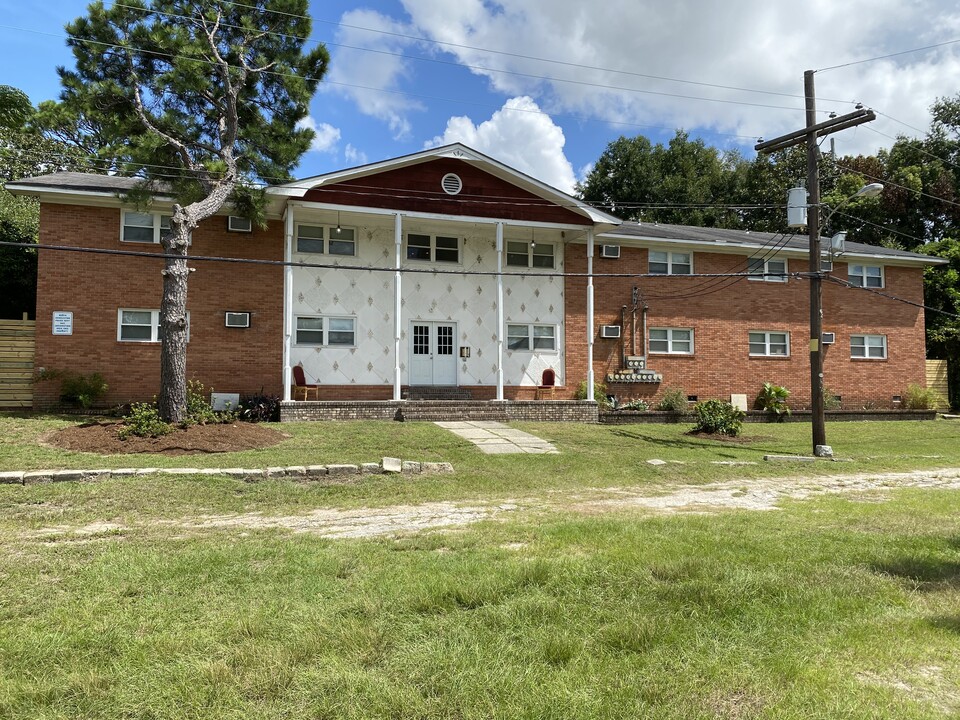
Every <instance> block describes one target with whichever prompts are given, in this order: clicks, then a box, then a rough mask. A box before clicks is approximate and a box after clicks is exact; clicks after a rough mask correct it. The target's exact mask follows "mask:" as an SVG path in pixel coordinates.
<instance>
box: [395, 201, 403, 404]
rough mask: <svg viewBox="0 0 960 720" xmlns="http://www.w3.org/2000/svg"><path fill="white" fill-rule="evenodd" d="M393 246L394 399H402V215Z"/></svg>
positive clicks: (396, 216)
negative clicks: (394, 256)
mask: <svg viewBox="0 0 960 720" xmlns="http://www.w3.org/2000/svg"><path fill="white" fill-rule="evenodd" d="M393 244H394V245H395V250H396V258H395V260H394V267H395V268H396V272H395V273H394V275H393V293H394V294H393V399H394V400H399V399H400V335H401V333H402V331H403V327H402V325H401V322H400V311H401V309H402V299H403V295H402V293H401V285H402V282H403V281H402V277H401V275H400V263H401V261H402V259H403V220H402V218H401V216H400V213H397V214H396V215H394V220H393Z"/></svg>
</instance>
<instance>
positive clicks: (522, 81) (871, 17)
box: [402, 0, 960, 152]
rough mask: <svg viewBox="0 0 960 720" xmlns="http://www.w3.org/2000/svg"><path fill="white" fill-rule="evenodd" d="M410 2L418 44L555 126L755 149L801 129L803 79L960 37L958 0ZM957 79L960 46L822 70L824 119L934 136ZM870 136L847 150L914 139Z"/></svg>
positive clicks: (846, 136) (847, 139)
mask: <svg viewBox="0 0 960 720" xmlns="http://www.w3.org/2000/svg"><path fill="white" fill-rule="evenodd" d="M402 2H403V5H404V8H405V9H406V11H407V13H408V14H409V16H410V19H411V21H412V25H413V26H415V27H416V28H417V30H416V33H413V34H420V35H423V36H426V37H429V38H431V39H434V40H438V41H444V42H447V43H452V45H445V46H440V47H442V48H443V50H439V49H435V50H434V52H437V53H441V52H445V53H449V54H451V55H453V56H454V57H455V59H456V60H457V61H459V62H461V63H463V64H467V65H472V66H478V67H483V68H487V69H482V70H481V69H474V70H472V72H474V73H475V74H477V75H481V76H484V77H486V78H487V79H488V82H489V85H490V87H491V88H492V89H493V90H495V91H497V92H500V93H503V94H504V95H506V96H516V95H529V96H531V97H533V98H534V99H535V100H536V102H537V103H538V104H539V105H540V106H541V107H543V108H545V109H546V110H548V111H549V112H550V113H551V114H553V115H554V116H556V115H557V114H559V113H571V114H577V115H585V116H588V117H592V118H599V119H602V120H606V121H610V122H622V123H625V125H624V126H623V127H622V130H623V132H624V133H625V134H636V133H642V132H645V128H644V127H641V126H642V125H649V126H656V127H664V128H675V127H684V128H687V129H697V128H699V129H707V130H711V131H713V132H719V133H731V134H737V135H742V136H744V137H742V138H732V139H731V143H740V144H747V145H752V139H753V138H756V137H758V136H760V135H762V136H764V137H768V138H769V137H772V136H775V135H778V134H781V133H783V132H788V131H790V130H794V129H799V128H800V127H802V126H803V124H804V122H805V121H804V114H803V100H802V94H803V84H802V77H803V71H804V70H805V69H814V68H824V67H828V66H832V65H840V64H843V63H848V62H852V61H856V60H859V59H863V58H869V57H875V56H879V55H886V54H889V53H894V52H898V51H902V50H906V49H910V48H915V47H919V46H925V45H933V44H935V43H938V42H945V41H949V40H953V39H955V37H956V35H957V32H958V29H960V10H958V8H957V7H956V5H955V3H953V2H947V0H916V1H915V2H903V0H847V1H846V2H843V3H838V2H835V1H834V0H811V1H810V2H808V3H807V4H806V5H804V6H802V7H801V6H797V5H796V4H795V3H793V4H791V3H776V2H769V0H742V1H741V2H737V3H732V4H731V3H709V2H703V0H674V1H673V2H671V3H664V2H662V0H607V1H606V2H603V3H584V2H583V0H551V1H550V2H549V3H548V2H543V0H498V2H487V1H486V0H458V2H456V3H451V2H449V0H402ZM471 48H487V49H491V50H496V51H499V52H501V53H504V54H494V53H490V52H485V51H483V50H476V49H471ZM519 55H523V56H527V57H526V58H524V57H519ZM532 57H539V58H551V59H557V60H561V61H563V62H564V63H567V64H556V63H545V62H541V61H538V60H532V59H528V58H532ZM591 68H609V69H615V70H620V71H621V72H619V73H614V72H606V71H602V70H597V69H591ZM412 69H413V66H410V67H409V68H408V70H411V71H412ZM507 73H514V74H507ZM516 73H521V74H524V73H525V74H527V75H532V76H537V77H524V76H523V75H518V74H516ZM638 73H643V74H644V75H646V76H648V77H641V76H639V75H638ZM958 75H960V45H948V46H945V47H942V48H938V49H935V50H930V51H926V52H920V53H911V54H906V55H900V56H897V57H893V58H890V59H888V60H883V61H875V62H870V63H864V64H855V65H850V66H848V67H843V68H837V69H833V70H829V71H823V72H820V73H818V74H817V76H816V78H817V94H818V96H819V98H820V100H819V103H818V107H819V108H820V109H821V110H824V111H828V110H834V111H836V112H838V113H844V112H848V111H850V110H852V109H853V102H855V101H862V102H863V103H864V104H866V105H868V106H872V107H874V108H876V109H877V110H879V111H881V112H883V113H886V114H888V115H892V116H894V117H896V118H898V119H900V120H902V121H904V122H906V123H908V124H909V125H913V126H916V127H918V128H921V129H924V128H926V126H927V124H928V121H929V115H928V107H929V106H930V104H931V103H932V102H933V101H934V99H935V98H936V97H937V96H945V95H952V94H954V93H955V92H956V82H955V78H956V77H958ZM649 76H658V77H661V78H680V79H688V80H694V81H698V82H700V83H706V85H696V84H689V83H688V84H683V83H676V82H668V81H665V80H658V79H655V78H654V77H649ZM544 77H546V78H548V79H544ZM564 80H569V81H572V82H564ZM717 85H723V86H728V87H739V88H753V89H763V90H767V91H770V92H772V93H783V94H784V95H786V96H783V95H776V94H758V93H751V92H743V91H737V90H732V89H727V88H720V87H714V86H717ZM598 86H602V87H598ZM641 91H642V92H641ZM680 96H694V98H695V99H691V98H689V97H680ZM827 98H834V99H836V100H828V99H827ZM720 101H724V102H720ZM730 101H736V102H737V103H752V104H735V103H734V102H730ZM763 106H774V107H763ZM868 127H869V128H870V129H867V128H861V129H859V130H856V131H853V130H851V131H845V132H844V133H843V134H842V135H839V136H837V141H838V145H839V148H838V149H840V150H841V151H842V152H855V151H861V150H862V151H868V152H872V151H874V150H875V149H876V148H877V147H879V146H882V145H889V144H890V143H891V142H892V139H890V138H886V137H883V136H882V135H879V134H878V132H879V133H885V134H887V135H896V134H897V133H899V132H906V133H908V134H915V133H914V131H912V130H910V129H909V128H907V127H905V126H904V125H902V124H897V123H895V122H893V121H892V120H890V119H889V118H887V117H884V116H881V117H880V118H879V119H878V120H877V121H876V122H874V123H872V124H871V125H870V126H868ZM874 130H876V131H878V132H874Z"/></svg>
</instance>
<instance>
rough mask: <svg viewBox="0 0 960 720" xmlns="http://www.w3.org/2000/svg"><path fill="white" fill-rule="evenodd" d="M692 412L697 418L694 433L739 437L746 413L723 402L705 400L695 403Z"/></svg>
mask: <svg viewBox="0 0 960 720" xmlns="http://www.w3.org/2000/svg"><path fill="white" fill-rule="evenodd" d="M693 412H694V414H695V415H696V417H697V424H696V426H695V427H694V428H693V429H694V431H695V432H703V433H711V434H719V435H739V434H740V428H741V427H742V426H743V418H744V417H745V416H746V413H745V412H743V410H741V409H740V408H735V407H734V406H733V405H731V404H730V403H728V402H724V401H723V400H707V401H705V402H702V403H697V404H696V405H695V406H694V408H693Z"/></svg>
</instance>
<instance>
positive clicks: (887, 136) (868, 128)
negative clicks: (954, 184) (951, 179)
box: [867, 116, 960, 170]
mask: <svg viewBox="0 0 960 720" xmlns="http://www.w3.org/2000/svg"><path fill="white" fill-rule="evenodd" d="M887 117H889V116H887ZM908 127H909V126H908ZM867 130H870V131H872V132H875V133H876V134H877V135H882V136H883V137H885V138H889V139H890V140H893V141H894V143H896V142H897V141H898V140H899V139H900V138H897V137H894V136H893V135H888V134H887V133H885V132H881V131H880V130H877V129H876V128H873V127H870V126H869V125H868V126H867ZM911 149H912V150H916V151H917V152H918V153H920V154H921V155H926V156H927V157H930V158H933V159H934V160H936V161H937V162H940V163H942V164H944V165H949V166H950V167H952V168H956V169H958V170H960V165H957V164H955V163H953V162H951V161H950V160H947V159H945V158H942V157H940V156H939V155H936V154H934V153H932V152H930V151H929V150H924V149H923V148H922V147H915V148H911Z"/></svg>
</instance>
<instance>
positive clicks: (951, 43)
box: [816, 39, 960, 72]
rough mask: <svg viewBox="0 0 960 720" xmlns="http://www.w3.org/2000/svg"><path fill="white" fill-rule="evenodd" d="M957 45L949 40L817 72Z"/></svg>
mask: <svg viewBox="0 0 960 720" xmlns="http://www.w3.org/2000/svg"><path fill="white" fill-rule="evenodd" d="M956 43H960V39H957V40H947V41H946V42H942V43H936V44H934V45H924V46H923V47H918V48H912V49H910V50H901V51H900V52H895V53H889V54H888V55H877V56H876V57H869V58H864V59H863V60H853V61H851V62H848V63H842V64H840V65H831V66H829V67H825V68H820V69H819V70H816V72H827V70H837V69H838V68H845V67H850V66H851V65H862V64H863V63H868V62H874V61H875V60H886V59H888V58H892V57H897V56H899V55H909V54H910V53H915V52H922V51H924V50H933V49H934V48H938V47H944V46H946V45H954V44H956Z"/></svg>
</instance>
